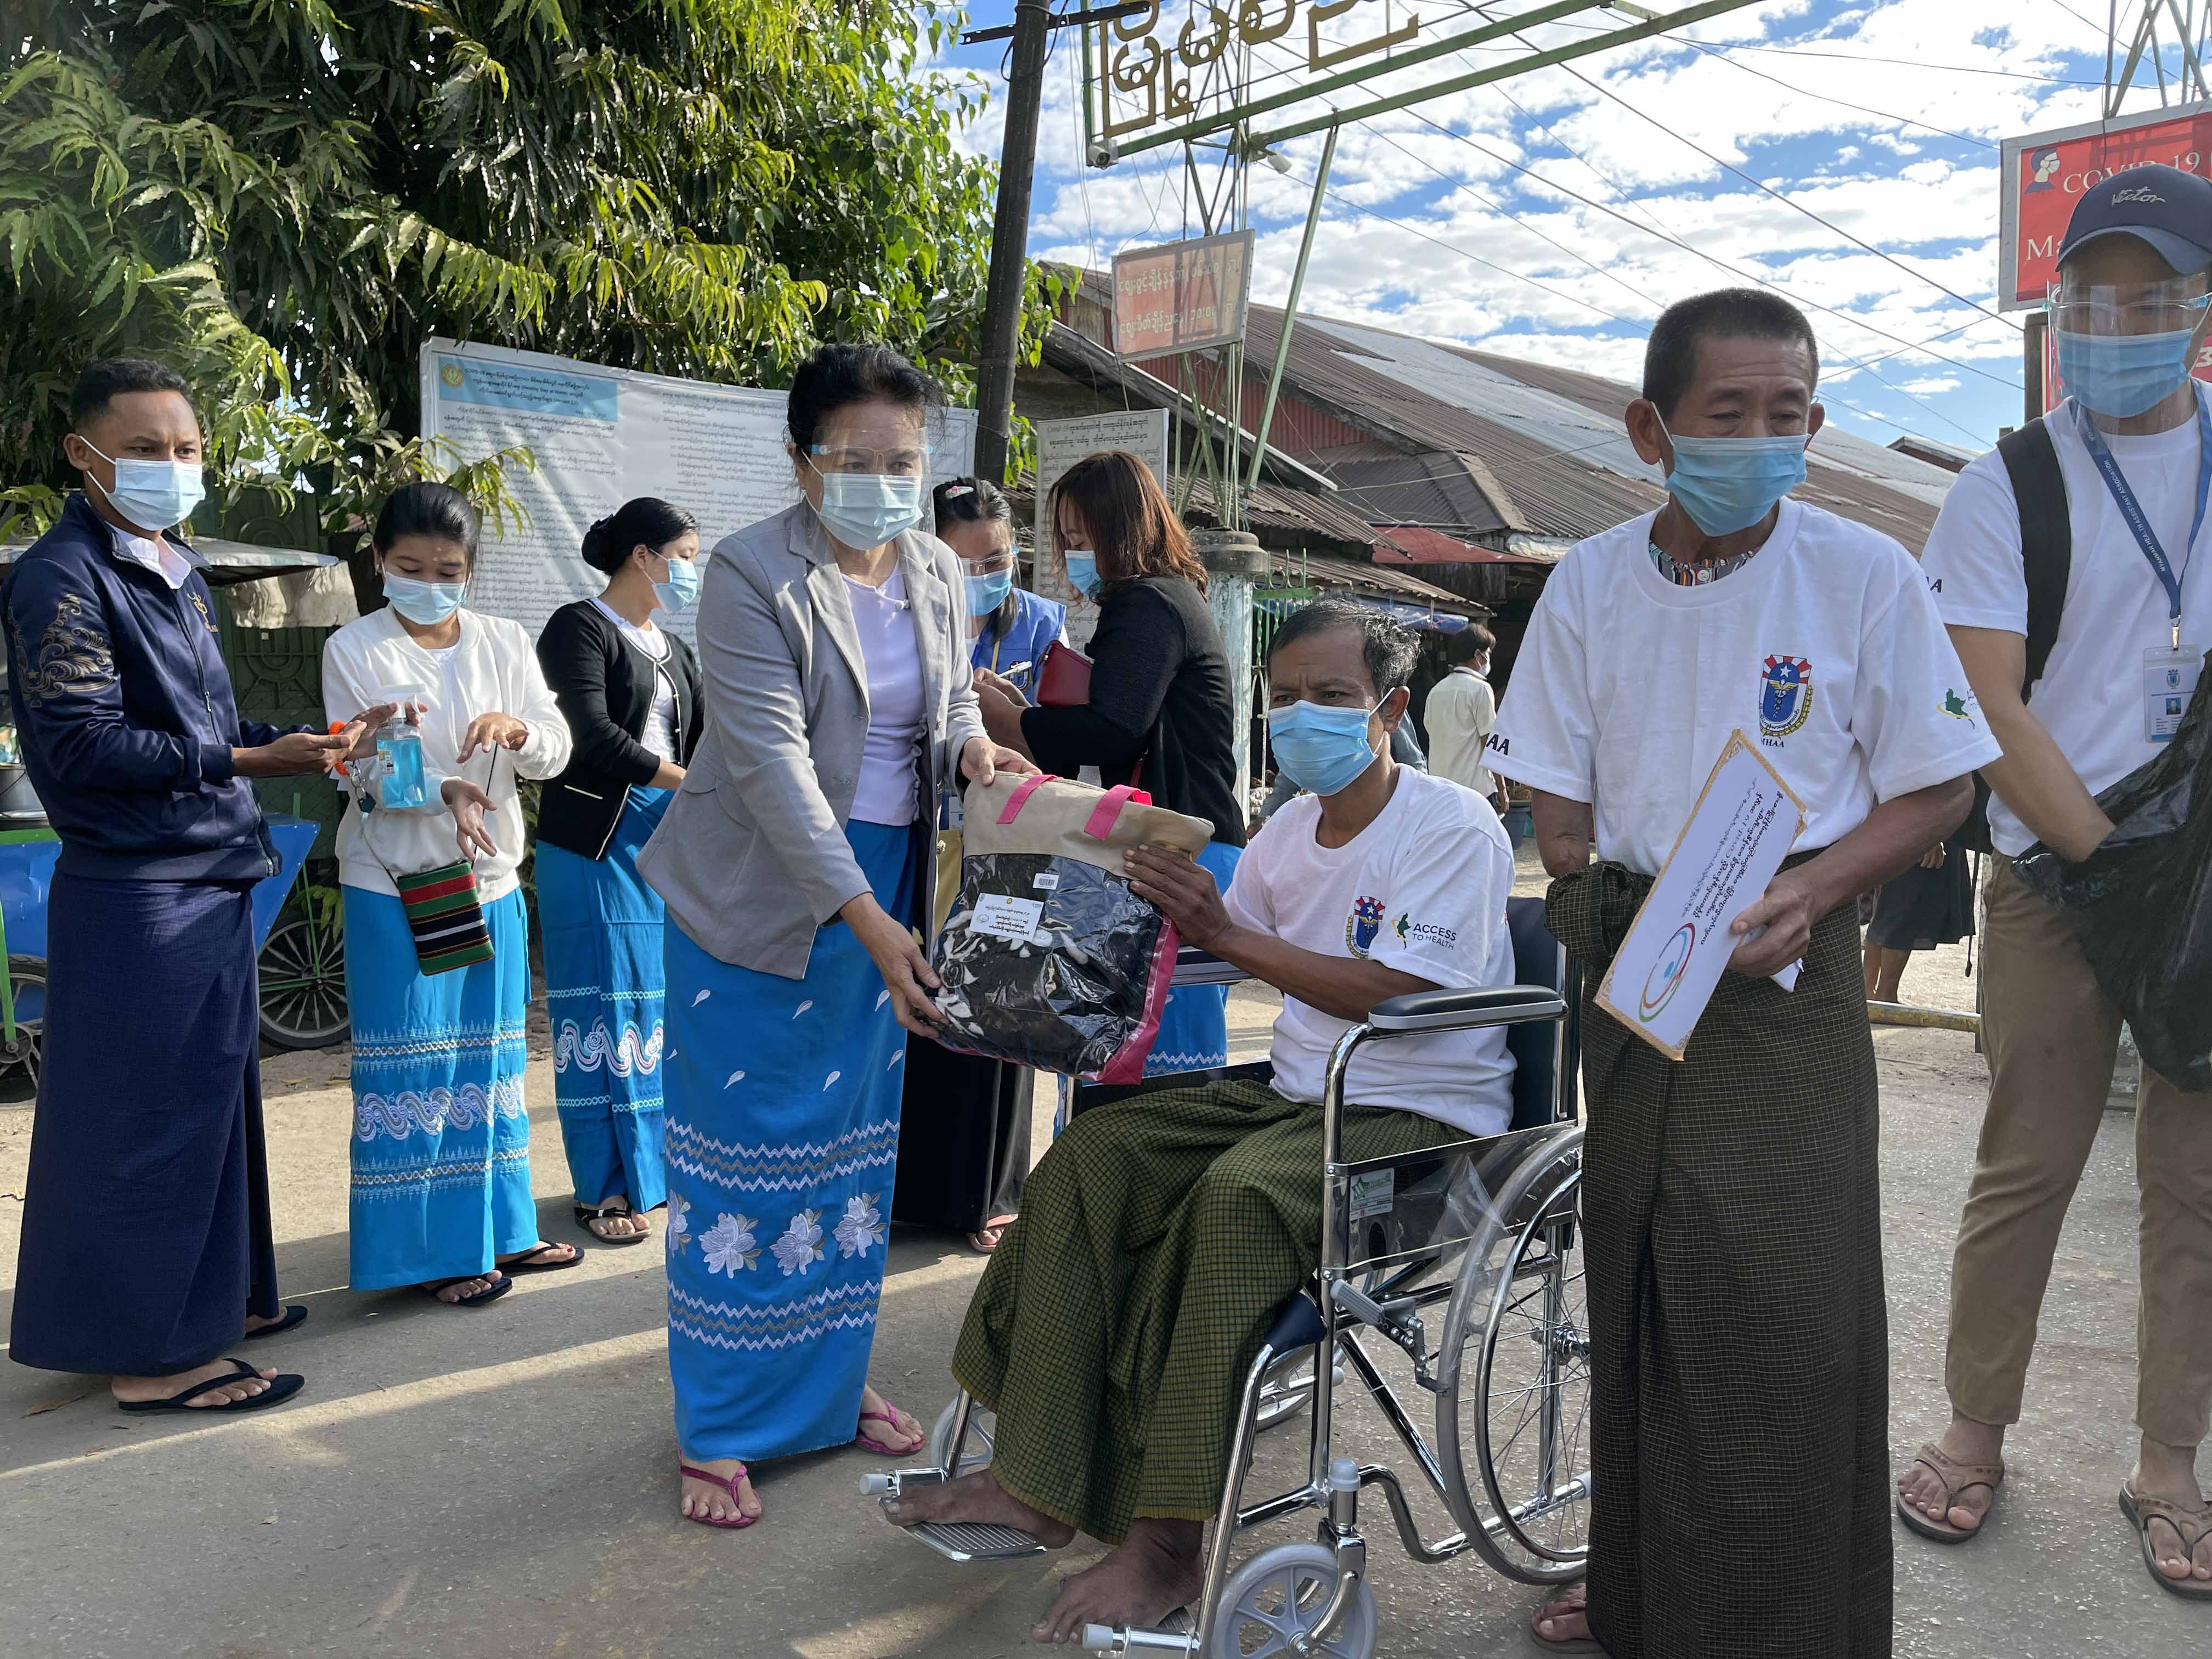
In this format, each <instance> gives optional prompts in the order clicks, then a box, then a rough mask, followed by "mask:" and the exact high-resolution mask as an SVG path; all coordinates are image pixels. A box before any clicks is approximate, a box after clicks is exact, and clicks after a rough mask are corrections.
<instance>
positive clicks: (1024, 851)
mask: <svg viewBox="0 0 2212 1659" xmlns="http://www.w3.org/2000/svg"><path fill="white" fill-rule="evenodd" d="M961 817H962V833H963V848H962V854H963V855H962V858H961V860H960V892H959V895H958V896H957V897H956V898H955V899H954V900H953V901H952V910H951V915H949V916H948V917H946V919H945V927H944V929H943V931H942V932H940V933H939V934H938V936H937V945H936V949H935V950H934V951H933V952H932V962H931V965H932V966H933V967H934V968H935V969H937V973H938V975H939V978H940V979H942V980H943V981H944V986H943V988H942V989H940V990H939V991H937V992H934V993H933V994H932V995H931V998H930V1000H932V1001H933V1002H934V1003H935V1004H936V1005H937V1006H938V1008H939V1012H942V1013H943V1014H944V1015H945V1019H946V1022H947V1024H946V1026H945V1030H944V1031H943V1032H942V1033H941V1035H940V1037H939V1040H940V1041H941V1042H944V1044H945V1046H946V1047H947V1048H957V1049H960V1050H962V1051H963V1052H966V1053H969V1054H984V1055H987V1056H989V1057H990V1058H992V1059H994V1060H1009V1061H1011V1062H1012V1063H1013V1064H1015V1065H1018V1066H1035V1067H1036V1068H1037V1069H1038V1070H1040V1071H1046V1072H1060V1073H1066V1074H1067V1075H1068V1076H1071V1077H1077V1078H1081V1079H1085V1081H1087V1082H1098V1083H1133V1082H1135V1081H1136V1080H1137V1079H1139V1078H1140V1077H1142V1076H1143V1075H1144V1071H1145V1059H1146V1055H1148V1054H1151V1052H1152V1040H1153V1038H1155V1037H1156V1036H1158V1035H1159V1029H1160V1010H1161V1007H1162V1006H1163V1005H1164V1004H1165V1003H1166V1001H1167V995H1168V981H1169V979H1170V976H1171V975H1173V974H1174V972H1175V961H1176V947H1177V943H1178V941H1177V939H1176V929H1175V924H1174V923H1173V922H1171V921H1169V920H1168V919H1167V918H1166V917H1165V916H1164V915H1161V914H1160V913H1159V912H1158V910H1156V909H1154V908H1152V905H1151V904H1149V903H1147V902H1146V901H1145V900H1143V899H1141V898H1139V897H1138V896H1137V895H1136V894H1135V893H1134V892H1133V891H1132V890H1130V887H1129V881H1128V878H1127V876H1126V875H1124V874H1123V873H1122V869H1121V860H1122V855H1123V854H1125V853H1127V851H1128V850H1129V848H1133V847H1139V846H1144V845H1146V844H1157V845H1160V846H1166V847H1175V848H1181V849H1182V851H1184V852H1186V853H1188V854H1192V855H1193V856H1195V855H1196V854H1198V853H1199V852H1200V851H1201V850H1202V849H1203V848H1205V846H1206V842H1208V841H1210V840H1211V839H1212V836H1213V826H1212V824H1210V823H1207V822H1206V820H1205V819H1204V818H1192V817H1184V816H1183V815H1182V813H1180V812H1170V811H1166V810H1165V809H1164V808H1162V807H1158V806H1154V805H1152V798H1151V797H1150V796H1149V795H1146V793H1143V792H1142V791H1141V790H1135V789H1130V788H1127V787H1123V788H1119V789H1093V788H1091V787H1089V786H1088V785H1086V784H1080V783H1070V782H1068V781H1066V780H1065V779H1061V778H1054V777H1049V776H1041V775H1030V776H1026V777H1015V776H1013V775H1010V774H1006V773H1001V774H1000V775H999V776H998V778H997V779H996V780H995V781H993V782H992V783H991V784H990V785H989V786H988V787H985V786H983V785H981V784H974V783H971V784H969V786H968V792H967V794H966V795H965V796H964V797H963V801H962V806H961Z"/></svg>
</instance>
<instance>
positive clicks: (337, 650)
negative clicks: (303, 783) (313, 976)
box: [323, 483, 582, 1307]
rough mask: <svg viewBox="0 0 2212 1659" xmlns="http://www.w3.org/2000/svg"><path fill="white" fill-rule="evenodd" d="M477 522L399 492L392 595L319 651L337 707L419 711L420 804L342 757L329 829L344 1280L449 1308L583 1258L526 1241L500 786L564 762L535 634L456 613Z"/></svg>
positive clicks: (524, 1158)
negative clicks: (342, 1027)
mask: <svg viewBox="0 0 2212 1659" xmlns="http://www.w3.org/2000/svg"><path fill="white" fill-rule="evenodd" d="M374 544H375V550H376V563H377V569H378V572H379V573H380V575H381V576H382V577H383V580H384V592H385V597H386V599H388V600H390V602H391V603H390V604H389V605H387V606H386V608H385V609H384V610H381V611H374V612H372V613H371V614H369V615H368V616H366V617H362V619H361V620H360V621H359V622H356V623H348V624H347V625H346V626H345V627H343V628H341V629H338V630H337V633H335V634H333V635H331V637H330V640H329V641H328V643H326V644H325V646H324V647H323V700H324V703H325V707H326V708H327V710H328V712H329V715H330V718H331V719H332V720H347V719H349V718H351V717H352V716H353V715H354V714H356V713H358V712H359V711H360V710H362V709H363V708H370V707H373V706H374V705H375V704H378V703H380V702H413V703H415V704H416V706H417V707H418V708H419V709H420V711H421V712H420V714H419V726H418V728H417V730H418V733H419V736H420V738H421V742H422V772H423V779H422V783H423V788H422V795H423V797H424V800H425V804H424V805H422V806H419V807H408V806H405V805H401V804H399V803H400V801H401V800H404V784H405V782H406V779H405V778H404V775H393V774H391V773H385V774H383V775H375V774H378V773H379V772H380V769H379V768H377V767H376V766H375V765H374V763H370V764H369V765H368V766H366V767H361V768H356V771H358V772H360V773H361V774H362V775H360V776H358V777H355V778H350V779H349V780H348V793H349V800H350V804H349V809H348V810H347V811H346V813H345V815H344V818H343V823H341V824H340V826H339V829H338V879H339V881H340V883H341V884H343V888H344V893H345V949H346V994H347V998H348V1000H349V1002H350V1004H351V1006H352V1014H353V1103H354V1123H353V1135H352V1154H353V1199H352V1206H351V1222H352V1225H351V1247H352V1275H351V1276H352V1282H353V1285H354V1287H355V1288H356V1290H373V1289H376V1288H379V1287H380V1286H384V1285H410V1284H411V1285H421V1286H422V1289H424V1290H425V1291H428V1292H429V1293H430V1294H432V1295H434V1296H435V1297H437V1298H438V1299H439V1300H440V1301H441V1302H445V1303H449V1304H456V1305H459V1306H462V1307H478V1306H481V1305H482V1304H484V1303H487V1302H489V1301H491V1300H492V1299H493V1298H494V1297H499V1296H501V1295H504V1294H505V1293H506V1292H507V1291H508V1290H510V1289H512V1288H513V1283H514V1281H513V1279H512V1278H511V1277H510V1276H509V1274H510V1273H513V1272H542V1271H545V1270H548V1269H551V1268H556V1267H574V1265H575V1264H576V1263H577V1262H578V1261H581V1260H582V1256H581V1254H580V1252H579V1251H578V1250H577V1249H575V1247H574V1246H573V1245H568V1244H549V1243H546V1242H545V1241H544V1240H543V1239H541V1238H540V1237H538V1212H537V1206H536V1204H535V1203H534V1202H533V1200H532V1197H531V1191H530V1119H529V1116H528V1115H527V1114H526V1111H525V1109H524V1103H523V1066H524V1063H525V1061H526V1058H527V1056H526V1049H525V1046H524V1040H523V1021H524V1018H525V1010H526V1006H527V1005H528V1003H529V1000H530V934H529V923H528V920H527V918H526V915H525V913H524V909H523V902H522V890H521V887H520V884H519V882H518V881H517V879H516V877H515V870H516V867H517V866H520V864H521V862H522V853H523V824H522V811H521V808H520V805H518V804H517V800H516V793H515V781H516V780H517V779H518V778H550V777H551V776H553V775H555V774H556V773H557V772H559V771H560V770H561V769H562V767H563V766H565V765H567V764H568V748H569V739H568V726H567V724H566V722H564V721H563V720H562V717H561V711H560V708H558V706H557V705H556V703H555V702H554V700H553V694H552V692H551V691H550V690H548V689H547V687H546V684H545V678H544V674H543V673H541V672H540V671H539V669H538V655H537V653H536V652H535V651H534V650H533V649H532V646H531V642H530V637H529V635H526V634H525V633H524V632H523V631H522V629H521V628H520V626H518V625H517V624H516V623H512V622H508V621H507V620H505V619H504V618H502V617H485V616H480V615H478V614H477V612H475V611H469V610H465V609H463V608H462V605H461V600H462V599H463V597H464V595H465V592H466V589H467V583H468V578H469V574H470V572H471V569H472V568H473V567H474V565H475V562H476V544H477V514H476V511H475V509H474V508H473V507H471V506H470V505H469V503H468V501H467V499H466V498H465V497H464V496H463V495H461V494H460V493H459V491H458V490H455V489H452V488H450V487H449V486H447V485H446V484H441V483H416V484H409V485H407V486H406V487H405V488H404V489H399V490H398V491H396V492H395V493H394V494H393V495H392V497H391V498H390V499H389V500H388V501H386V502H385V504H384V510H383V511H382V512H381V513H379V514H378V515H377V520H376V529H375V532H374ZM387 693H388V694H387ZM403 765H404V763H403ZM387 793H390V794H391V795H392V796H393V797H394V799H393V800H392V801H391V802H389V803H387V802H386V799H385V797H386V794H387ZM456 847H458V848H459V855H458V858H457V857H456V851H455V849H456ZM464 861H465V862H467V863H469V864H471V865H472V866H473V869H474V874H475V878H476V892H477V898H478V899H479V900H480V902H482V905H483V927H481V928H475V927H468V926H467V923H468V922H469V921H470V920H471V918H470V917H469V916H468V914H467V908H466V904H465V897H463V898H462V901H461V903H460V908H459V914H458V915H456V914H455V913H454V911H453V896H451V895H449V896H447V897H445V898H441V897H440V896H439V894H440V892H441V890H444V889H446V888H447V887H448V886H450V885H452V884H453V883H454V882H455V881H458V883H459V886H460V887H462V888H465V885H466V883H465V879H462V878H463V873H464V872H462V870H461V869H460V868H459V865H460V864H461V863H462V862H464ZM448 867H453V878H448V880H447V882H441V883H440V884H435V885H434V886H433V887H432V888H431V889H429V890H418V891H416V892H414V893H411V894H410V904H403V903H402V902H401V899H400V896H399V895H400V887H399V882H400V881H403V880H408V881H410V885H413V884H412V883H411V878H413V877H416V876H418V875H421V874H422V873H423V872H429V871H441V872H442V871H444V870H445V869H447V868H448ZM457 929H458V931H457ZM426 964H427V965H428V967H429V969H430V971H428V972H426V971H424V969H425V966H426Z"/></svg>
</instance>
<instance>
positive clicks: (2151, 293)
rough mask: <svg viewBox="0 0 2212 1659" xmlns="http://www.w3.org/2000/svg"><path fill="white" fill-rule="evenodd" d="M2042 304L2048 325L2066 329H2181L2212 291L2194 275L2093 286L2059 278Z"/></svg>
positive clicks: (2211, 301)
mask: <svg viewBox="0 0 2212 1659" xmlns="http://www.w3.org/2000/svg"><path fill="white" fill-rule="evenodd" d="M2045 306H2046V308H2047V309H2048V311H2049V313H2050V316H2051V326H2052V327H2053V328H2058V329H2063V330H2064V331H2066V332H2068V333H2069V334H2184V333H2186V332H2188V331H2190V330H2191V329H2193V328H2195V327H2196V326H2197V323H2198V322H2199V321H2200V320H2201V319H2203V315H2204V311H2205V307H2207V306H2212V294H2207V293H2205V292H2204V289H2203V279H2202V278H2200V277H2195V276H2172V277H2168V278H2166V279H2165V280H2164V281H2161V282H2155V283H2123V284H2119V285H2117V286H2113V287H2096V288H2093V287H2090V286H2088V285H2087V284H2086V283H2081V284H2077V283H2069V282H2064V281H2060V282H2057V283H2052V284H2051V287H2050V289H2048V290H2047V292H2046V294H2045Z"/></svg>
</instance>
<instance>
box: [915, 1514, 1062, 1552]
mask: <svg viewBox="0 0 2212 1659" xmlns="http://www.w3.org/2000/svg"><path fill="white" fill-rule="evenodd" d="M905 1530H906V1531H908V1532H909V1533H911V1534H914V1536H915V1537H916V1538H919V1539H920V1540H921V1541H922V1542H923V1543H925V1544H927V1545H928V1546H929V1547H930V1548H932V1549H933V1550H935V1551H936V1552H937V1553H939V1555H941V1556H943V1557H945V1559H947V1560H948V1561H1019V1560H1021V1559H1024V1557H1027V1556H1031V1555H1042V1554H1043V1553H1045V1547H1044V1546H1043V1545H1042V1543H1040V1542H1039V1541H1037V1539H1036V1536H1035V1535H1034V1534H1030V1533H1026V1532H1024V1531H1023V1530H1022V1529H1021V1528H1019V1527H1002V1526H1000V1525H999V1524H998V1523H997V1522H990V1521H925V1522H922V1523H921V1525H919V1526H914V1527H908V1528H905Z"/></svg>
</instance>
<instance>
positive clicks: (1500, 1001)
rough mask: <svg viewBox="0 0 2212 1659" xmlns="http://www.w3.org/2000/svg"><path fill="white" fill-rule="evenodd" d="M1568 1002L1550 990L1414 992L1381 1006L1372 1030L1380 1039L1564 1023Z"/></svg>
mask: <svg viewBox="0 0 2212 1659" xmlns="http://www.w3.org/2000/svg"><path fill="white" fill-rule="evenodd" d="M1566 1013H1567V1004H1566V1000H1565V998H1564V997H1562V996H1561V995H1560V994H1559V993H1558V992H1557V991H1554V990H1553V989H1552V988H1551V987H1549V986H1547V985H1486V986H1482V987H1479V988H1476V989H1473V990H1435V991H1413V992H1409V993H1407V994H1406V995H1404V996H1401V997H1390V998H1389V999H1387V1000H1383V1001H1382V1002H1378V1003H1376V1005H1375V1007H1374V1011H1373V1012H1370V1014H1369V1015H1368V1016H1367V1024H1368V1026H1369V1028H1370V1030H1373V1031H1375V1032H1376V1034H1377V1035H1378V1036H1392V1035H1402V1034H1405V1033H1409V1032H1414V1031H1472V1030H1480V1029H1482V1028H1483V1027H1485V1026H1490V1025H1518V1024H1523V1023H1525V1022H1527V1021H1529V1020H1539V1019H1564V1018H1566Z"/></svg>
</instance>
